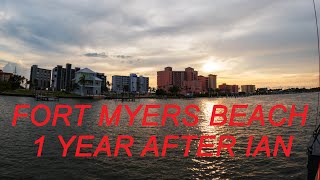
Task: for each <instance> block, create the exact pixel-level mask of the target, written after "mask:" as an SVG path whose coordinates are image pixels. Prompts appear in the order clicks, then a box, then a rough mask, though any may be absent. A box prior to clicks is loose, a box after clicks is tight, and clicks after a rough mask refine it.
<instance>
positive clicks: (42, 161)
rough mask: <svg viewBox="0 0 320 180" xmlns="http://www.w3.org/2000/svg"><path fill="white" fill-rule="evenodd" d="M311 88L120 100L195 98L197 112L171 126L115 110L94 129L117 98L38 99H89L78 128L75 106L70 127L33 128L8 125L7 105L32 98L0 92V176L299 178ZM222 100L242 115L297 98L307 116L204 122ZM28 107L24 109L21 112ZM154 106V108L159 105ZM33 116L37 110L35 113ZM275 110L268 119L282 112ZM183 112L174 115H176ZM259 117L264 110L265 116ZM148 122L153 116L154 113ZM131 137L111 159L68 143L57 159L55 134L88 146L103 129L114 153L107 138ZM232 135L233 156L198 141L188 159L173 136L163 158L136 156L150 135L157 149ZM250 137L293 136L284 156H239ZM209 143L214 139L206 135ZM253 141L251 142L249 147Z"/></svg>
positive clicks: (24, 123)
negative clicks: (111, 122)
mask: <svg viewBox="0 0 320 180" xmlns="http://www.w3.org/2000/svg"><path fill="white" fill-rule="evenodd" d="M316 98H317V94H315V93H309V94H292V95H273V96H253V97H247V98H237V99H233V98H229V99H207V98H203V99H193V100H152V99H150V100H138V101H137V102H126V103H125V104H129V105H130V107H132V108H135V107H137V105H138V104H161V105H164V104H178V105H180V106H181V107H185V106H186V105H188V104H197V105H198V106H199V107H200V108H201V110H202V112H201V113H199V114H198V115H199V117H200V120H199V124H198V125H197V126H195V127H185V126H179V127H175V126H174V124H173V123H172V122H171V121H170V120H168V123H167V125H166V126H165V127H141V125H140V123H139V122H140V121H141V119H142V113H139V114H138V118H136V120H137V121H136V122H135V123H134V125H133V126H132V127H128V126H127V125H126V124H127V123H126V122H128V118H127V117H128V116H127V115H126V113H123V115H122V119H121V124H120V126H119V127H114V126H113V127H99V126H97V122H98V120H99V112H100V107H101V105H103V104H107V105H108V106H109V108H111V110H113V109H114V108H115V107H116V105H117V104H119V103H121V102H118V101H113V100H100V101H89V100H72V99H60V101H59V102H42V103H44V104H47V105H48V106H50V107H51V109H54V107H55V105H56V104H57V103H60V104H68V105H76V104H92V105H93V108H92V109H91V110H90V111H87V112H86V114H85V117H84V120H83V121H84V123H83V126H82V127H77V126H76V120H77V116H78V111H75V113H74V114H73V116H72V118H71V119H72V123H71V124H72V126H71V127H65V126H64V124H63V122H62V121H61V122H59V123H58V125H57V127H51V126H45V127H35V126H34V125H33V124H32V123H31V121H30V120H29V119H28V118H26V119H20V120H19V121H18V123H17V126H16V127H12V126H11V120H12V117H13V110H14V107H15V105H16V104H31V106H32V107H33V106H35V105H37V104H38V103H39V102H36V101H34V99H33V98H24V97H6V96H0V179H11V178H17V179H151V178H152V179H154V178H156V179H249V178H252V179H306V163H307V158H306V153H305V152H306V150H305V149H306V143H307V141H308V139H309V136H310V134H311V132H312V130H313V128H314V124H315V114H316V113H315V111H316V107H315V105H316ZM215 104H223V105H226V106H228V107H231V106H232V105H233V104H248V105H249V109H248V111H247V112H248V113H249V114H250V113H252V111H253V108H254V107H255V106H256V105H257V104H262V105H263V108H264V114H265V115H267V113H268V110H269V109H270V107H271V106H273V105H275V104H284V105H288V106H291V105H292V104H296V105H297V107H298V111H301V110H302V109H301V108H302V107H303V105H304V104H309V114H308V119H307V123H306V126H304V127H300V126H299V123H300V121H301V120H300V119H297V120H296V121H295V122H294V125H293V126H292V127H287V126H285V127H271V126H270V124H269V123H268V122H267V119H266V122H267V123H266V126H264V127H261V126H260V125H259V124H258V123H254V125H252V126H250V127H229V126H222V127H210V126H208V124H209V120H210V116H211V110H212V106H213V105H215ZM26 112H29V113H30V111H26ZM160 112H161V110H160ZM37 115H38V117H39V118H41V117H42V116H43V115H42V114H41V113H39V114H37ZM280 115H282V113H279V114H278V115H276V116H275V119H277V118H278V119H279V118H281V117H282V116H280ZM182 117H184V115H181V116H180V118H182ZM266 117H267V116H266ZM152 121H159V119H158V118H154V119H152ZM120 134H122V135H131V136H133V137H134V138H135V142H134V146H133V147H132V148H131V151H132V153H133V157H127V156H126V154H125V152H124V151H120V154H119V156H118V157H108V156H107V155H105V154H103V153H100V154H99V156H98V157H92V158H76V157H74V152H75V148H76V146H75V145H73V146H72V147H71V152H69V153H68V156H67V157H66V158H63V157H61V153H62V147H61V145H60V143H59V141H58V139H57V136H58V135H63V136H64V137H65V138H70V137H71V136H72V135H94V136H95V137H96V139H95V140H94V141H88V142H91V143H93V147H96V146H97V145H98V143H99V141H100V139H101V137H102V136H104V135H108V136H109V139H110V145H111V152H112V153H113V151H114V145H115V138H116V137H117V136H118V135H120ZM189 134H190V135H198V136H200V135H217V136H220V135H227V134H229V135H234V136H235V137H236V139H237V143H236V145H235V147H234V148H233V150H234V152H235V157H230V156H229V155H228V154H227V153H226V152H223V153H222V155H221V157H205V158H204V157H196V156H195V151H196V148H197V144H198V141H195V142H193V143H192V145H191V152H190V156H189V157H183V153H184V144H185V141H183V140H181V141H179V140H176V141H175V140H173V141H170V142H176V143H178V144H179V147H178V148H177V149H170V150H168V153H167V156H166V157H153V156H152V155H151V154H149V155H148V156H146V157H139V154H140V152H141V150H142V149H143V147H144V145H145V144H146V142H147V140H148V138H149V136H151V135H156V136H157V137H158V143H159V149H160V152H161V147H162V141H163V138H164V136H166V135H189ZM41 135H45V136H46V139H45V144H44V148H43V156H42V157H41V158H37V157H36V154H37V147H38V146H36V145H34V141H35V140H36V139H38V138H39V137H40V136H41ZM249 135H254V136H256V137H261V136H262V135H268V136H269V137H270V139H269V142H270V144H271V146H270V148H271V150H273V146H272V145H273V144H274V141H275V136H276V135H282V136H283V137H284V139H285V141H286V142H287V140H288V138H289V136H290V135H294V136H295V139H294V143H293V147H292V151H291V156H290V157H285V155H284V154H283V153H282V150H281V151H280V152H279V154H278V157H270V158H267V157H265V153H261V154H260V155H259V156H257V157H249V158H248V157H246V156H245V150H246V145H247V141H248V136H249ZM214 143H216V141H214ZM257 143H258V141H254V145H255V146H256V145H257ZM205 151H207V152H210V151H211V152H212V151H213V152H216V149H215V148H214V149H206V150H205Z"/></svg>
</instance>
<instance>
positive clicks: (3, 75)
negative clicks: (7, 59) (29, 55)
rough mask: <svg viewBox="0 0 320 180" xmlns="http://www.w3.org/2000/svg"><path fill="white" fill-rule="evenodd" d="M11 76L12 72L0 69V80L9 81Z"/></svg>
mask: <svg viewBox="0 0 320 180" xmlns="http://www.w3.org/2000/svg"><path fill="white" fill-rule="evenodd" d="M12 76H13V74H12V73H7V72H3V71H2V70H0V81H9V79H10V78H11V77H12Z"/></svg>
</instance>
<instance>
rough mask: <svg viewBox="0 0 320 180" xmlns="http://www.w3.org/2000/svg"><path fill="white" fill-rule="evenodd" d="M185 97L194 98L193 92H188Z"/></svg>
mask: <svg viewBox="0 0 320 180" xmlns="http://www.w3.org/2000/svg"><path fill="white" fill-rule="evenodd" d="M184 97H185V98H193V93H187V94H186V95H184Z"/></svg>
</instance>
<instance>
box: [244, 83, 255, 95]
mask: <svg viewBox="0 0 320 180" xmlns="http://www.w3.org/2000/svg"><path fill="white" fill-rule="evenodd" d="M241 92H244V93H246V94H253V93H255V92H256V86H255V85H241Z"/></svg>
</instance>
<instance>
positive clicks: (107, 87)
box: [107, 81, 111, 91]
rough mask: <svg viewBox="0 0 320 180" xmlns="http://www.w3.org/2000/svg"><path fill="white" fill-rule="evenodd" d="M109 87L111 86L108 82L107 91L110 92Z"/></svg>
mask: <svg viewBox="0 0 320 180" xmlns="http://www.w3.org/2000/svg"><path fill="white" fill-rule="evenodd" d="M110 86H111V84H110V82H109V81H107V90H108V91H111V90H110Z"/></svg>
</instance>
